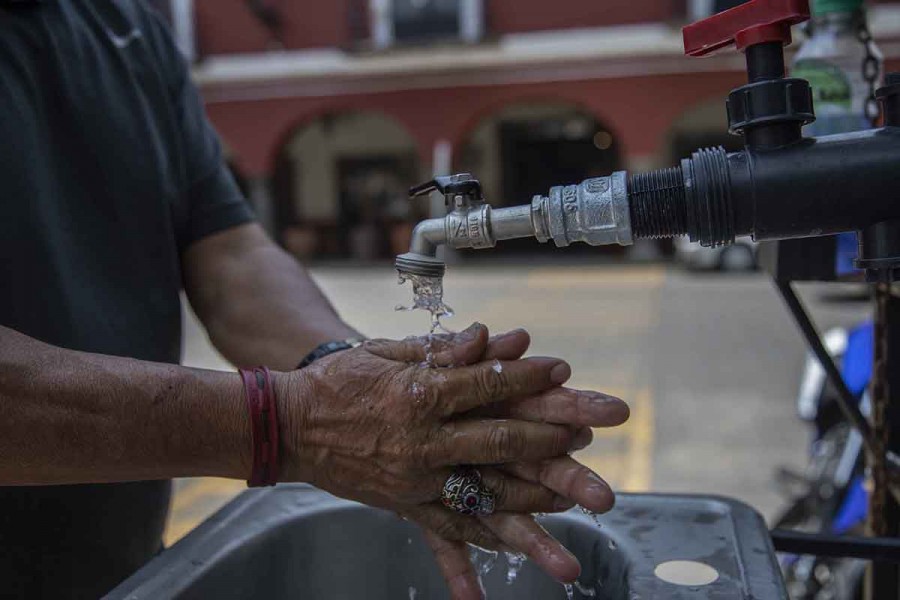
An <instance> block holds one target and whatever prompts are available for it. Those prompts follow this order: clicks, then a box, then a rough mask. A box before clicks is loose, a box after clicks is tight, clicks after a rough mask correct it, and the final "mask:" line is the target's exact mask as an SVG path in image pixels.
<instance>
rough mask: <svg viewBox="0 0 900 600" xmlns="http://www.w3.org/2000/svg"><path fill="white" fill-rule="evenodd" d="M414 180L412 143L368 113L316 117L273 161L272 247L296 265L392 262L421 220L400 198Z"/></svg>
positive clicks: (395, 127) (400, 130)
mask: <svg viewBox="0 0 900 600" xmlns="http://www.w3.org/2000/svg"><path fill="white" fill-rule="evenodd" d="M418 176H419V165H418V157H417V153H416V144H415V141H414V139H413V138H412V136H411V135H410V134H409V133H408V132H407V131H406V129H405V128H404V127H403V126H402V125H400V124H399V123H397V122H396V121H395V120H393V119H391V118H390V117H387V116H385V115H383V114H381V113H375V112H368V111H365V112H347V113H339V114H330V115H326V116H323V117H320V118H318V119H316V120H315V121H313V122H310V123H308V124H306V125H304V126H302V127H301V128H299V129H298V130H297V131H296V132H295V133H294V134H293V135H291V136H290V138H289V139H288V140H287V141H286V142H285V144H284V146H283V147H282V149H281V151H280V152H279V154H278V158H277V160H276V168H275V174H274V179H273V197H274V202H275V229H276V233H277V236H278V239H279V241H280V242H281V243H282V244H283V245H284V246H285V248H287V249H288V250H289V251H290V252H291V253H293V254H294V255H296V256H297V257H298V258H353V259H359V260H372V259H379V258H387V257H389V256H394V255H396V254H399V253H400V252H398V250H399V249H401V248H403V247H404V244H405V245H406V247H407V248H408V244H409V235H410V233H411V230H412V225H411V224H412V222H413V220H414V219H416V218H419V217H421V215H420V214H418V213H416V212H414V211H415V209H414V207H413V206H411V204H410V203H409V201H408V199H407V193H406V192H407V189H408V187H409V185H410V182H415V181H417V179H418ZM403 251H405V248H403Z"/></svg>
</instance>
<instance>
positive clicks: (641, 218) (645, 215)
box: [628, 167, 688, 239]
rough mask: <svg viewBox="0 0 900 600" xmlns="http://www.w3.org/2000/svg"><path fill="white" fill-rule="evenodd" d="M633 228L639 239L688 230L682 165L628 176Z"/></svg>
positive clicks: (674, 234)
mask: <svg viewBox="0 0 900 600" xmlns="http://www.w3.org/2000/svg"><path fill="white" fill-rule="evenodd" d="M628 197H629V200H630V207H631V231H632V234H633V235H634V237H635V238H637V239H662V238H671V237H675V236H678V235H685V234H687V232H688V225H687V205H686V200H685V191H684V176H683V174H682V170H681V167H673V168H671V169H661V170H659V171H653V172H650V173H639V174H636V175H631V176H630V177H629V178H628Z"/></svg>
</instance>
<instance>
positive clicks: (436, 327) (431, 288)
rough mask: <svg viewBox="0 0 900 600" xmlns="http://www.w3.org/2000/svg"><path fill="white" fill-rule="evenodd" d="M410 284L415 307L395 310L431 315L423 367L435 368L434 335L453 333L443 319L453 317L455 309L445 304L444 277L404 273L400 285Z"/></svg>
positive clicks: (400, 307) (396, 308)
mask: <svg viewBox="0 0 900 600" xmlns="http://www.w3.org/2000/svg"><path fill="white" fill-rule="evenodd" d="M407 281H408V282H410V283H411V284H412V288H413V305H412V306H402V305H400V306H397V307H395V309H394V310H404V311H413V310H424V311H427V312H428V313H429V314H430V315H431V329H430V331H429V332H428V335H427V336H425V362H424V363H423V365H422V366H424V367H428V368H431V369H433V368H435V367H436V366H437V365H436V364H435V361H434V334H435V333H437V332H438V331H442V332H444V333H452V332H451V331H450V330H449V329H447V328H446V327H444V326H443V324H442V323H441V319H442V318H444V317H452V316H453V309H452V308H450V307H449V306H447V305H446V304H444V280H443V278H442V277H423V276H420V275H412V274H409V273H404V274H401V275H400V285H403V284H404V283H406V282H407Z"/></svg>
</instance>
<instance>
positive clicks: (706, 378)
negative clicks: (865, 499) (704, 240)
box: [167, 264, 869, 543]
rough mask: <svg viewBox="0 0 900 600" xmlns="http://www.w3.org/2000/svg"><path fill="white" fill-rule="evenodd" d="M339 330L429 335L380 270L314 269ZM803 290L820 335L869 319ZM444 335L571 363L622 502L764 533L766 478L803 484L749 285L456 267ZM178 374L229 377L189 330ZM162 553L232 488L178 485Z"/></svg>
mask: <svg viewBox="0 0 900 600" xmlns="http://www.w3.org/2000/svg"><path fill="white" fill-rule="evenodd" d="M313 274H314V277H315V278H316V280H317V281H318V282H319V283H320V285H321V286H322V287H323V288H324V289H325V291H326V293H327V294H328V295H329V297H330V298H332V300H333V302H334V304H335V305H336V307H337V309H338V310H339V312H340V313H341V314H342V315H343V316H344V318H345V319H346V320H347V321H349V322H350V323H352V324H353V325H355V326H356V327H357V328H359V329H360V330H361V331H363V332H365V333H366V334H367V335H369V336H372V337H388V338H404V337H406V336H409V335H413V334H421V333H424V332H425V331H427V325H428V318H427V316H426V315H424V314H420V313H405V312H396V311H394V307H395V306H396V305H398V304H409V303H410V300H411V298H410V296H411V292H410V290H409V288H408V287H400V286H398V285H397V282H396V275H395V273H394V272H393V270H392V269H391V268H390V266H388V265H376V266H369V267H328V268H325V267H323V268H317V269H314V270H313ZM824 289H825V288H823V287H821V286H815V285H807V286H803V287H801V292H802V295H803V297H804V299H806V300H808V301H809V304H810V306H811V307H812V308H813V314H814V316H815V317H816V318H817V320H818V321H819V323H820V325H821V326H822V327H823V328H827V327H831V326H834V325H852V324H853V323H856V322H858V321H859V320H860V319H862V318H864V317H865V316H866V315H867V314H868V312H869V309H868V304H866V303H863V302H839V303H838V302H834V301H827V302H826V301H823V299H822V296H823V290H824ZM445 300H446V301H447V303H448V304H449V305H450V306H452V307H453V308H454V309H455V310H456V317H454V318H452V319H450V320H448V321H447V322H446V325H447V326H448V327H450V328H451V329H462V328H464V327H466V326H467V325H468V324H469V323H471V322H473V321H479V322H481V323H484V324H486V325H487V326H488V327H489V328H491V330H492V331H496V332H499V331H504V330H508V329H512V328H516V327H525V328H527V329H528V330H529V331H530V332H531V334H532V338H533V345H532V350H531V354H533V355H551V356H559V357H562V358H565V359H566V360H568V361H569V362H570V363H571V364H572V367H573V371H574V376H573V379H572V381H571V383H570V385H572V386H574V387H581V388H589V389H596V390H600V391H605V392H608V393H611V394H614V395H618V396H620V397H622V398H623V399H625V400H626V401H627V402H628V403H629V404H630V406H631V409H632V416H631V419H630V421H629V423H628V424H626V425H625V426H623V427H621V428H618V429H615V430H609V431H599V430H598V431H597V432H596V433H597V435H596V436H595V442H594V443H593V444H592V445H591V446H590V447H589V448H586V449H585V450H583V451H581V452H580V453H579V455H578V456H579V459H580V460H582V461H583V462H585V463H586V464H588V465H590V466H591V467H592V468H594V469H596V470H597V471H598V472H599V473H600V474H601V475H603V476H604V477H606V478H607V479H608V480H609V481H610V483H611V484H612V485H613V487H614V488H615V489H617V490H620V491H629V492H644V491H654V492H677V493H691V494H714V495H723V496H730V497H733V498H738V499H740V500H743V501H745V502H748V503H749V504H751V505H753V506H754V507H756V508H757V509H758V510H759V511H760V512H761V513H762V514H763V515H764V516H766V517H767V518H769V519H771V518H773V517H774V516H775V515H776V514H777V512H778V510H779V507H780V506H781V505H782V503H783V499H782V498H781V496H780V495H779V492H778V490H777V488H776V487H775V483H774V473H775V471H776V469H778V468H779V467H782V466H784V467H790V468H793V469H798V470H799V469H802V466H803V464H804V458H805V450H806V447H807V444H808V441H809V432H808V430H807V427H806V426H805V425H804V424H803V423H801V422H800V421H799V419H798V418H797V417H796V411H795V397H796V392H797V386H798V382H799V377H800V369H801V368H802V366H803V361H804V352H805V348H804V345H803V342H802V340H801V339H800V336H799V333H798V331H797V329H796V327H795V326H794V324H793V322H792V321H791V319H790V317H789V315H788V314H787V312H786V310H785V309H784V307H783V305H782V303H781V301H780V299H779V297H778V296H777V294H776V293H775V291H774V288H773V287H772V285H771V283H770V282H769V281H768V280H767V279H766V277H765V276H764V275H762V274H749V275H748V274H743V275H725V274H691V273H685V272H683V271H681V270H678V269H675V268H666V267H662V266H653V265H651V266H626V265H601V266H598V265H579V266H552V265H540V266H534V267H528V266H524V265H518V266H515V265H508V264H504V265H501V266H494V267H486V266H483V265H477V266H473V265H459V266H455V267H454V268H452V269H450V270H448V274H447V277H446V280H445ZM185 338H186V339H185V363H186V364H188V365H191V366H198V367H204V368H219V369H227V368H228V365H227V363H225V361H224V360H222V359H221V357H219V356H218V355H217V354H216V353H215V351H214V350H212V349H211V347H210V346H209V343H208V341H207V340H206V336H205V335H204V334H203V332H202V330H201V329H200V328H199V327H198V325H197V323H196V320H195V319H194V318H193V317H192V316H190V314H188V315H187V317H186V336H185ZM176 486H177V487H176V494H175V497H174V500H173V511H172V517H171V520H170V526H169V529H168V533H167V542H168V543H172V542H174V541H175V540H177V539H179V538H180V537H181V536H183V535H184V534H185V533H187V532H188V531H189V530H190V529H191V528H193V527H194V526H196V525H197V524H198V523H199V522H200V521H202V520H203V519H204V518H205V517H206V516H208V515H209V514H211V513H212V512H214V511H215V510H217V509H218V508H219V507H221V506H222V505H223V504H224V503H225V502H227V501H228V499H230V498H231V497H233V496H234V495H235V494H237V493H239V492H240V491H241V490H242V489H243V488H244V485H243V484H242V483H241V482H233V481H224V480H210V479H187V480H180V481H178V482H176Z"/></svg>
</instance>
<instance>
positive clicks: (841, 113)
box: [791, 0, 884, 275]
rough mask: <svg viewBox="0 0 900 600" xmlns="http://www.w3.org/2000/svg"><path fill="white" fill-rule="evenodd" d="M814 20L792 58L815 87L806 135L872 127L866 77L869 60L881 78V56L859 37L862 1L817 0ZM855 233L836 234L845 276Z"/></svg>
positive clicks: (869, 87)
mask: <svg viewBox="0 0 900 600" xmlns="http://www.w3.org/2000/svg"><path fill="white" fill-rule="evenodd" d="M811 9H812V17H813V18H812V21H811V22H810V24H809V26H808V27H809V28H808V30H807V33H808V38H807V39H806V41H804V42H803V45H802V46H801V47H800V50H799V51H798V52H797V54H796V55H795V56H794V61H793V67H792V69H791V76H792V77H800V78H803V79H806V80H807V81H809V83H810V85H811V86H812V89H813V101H814V106H815V110H816V121H815V122H814V123H811V124H810V125H807V126H806V127H805V128H804V130H803V132H804V134H805V135H807V136H823V135H829V134H833V133H845V132H849V131H859V130H861V129H869V128H870V127H872V123H871V120H870V116H869V115H868V114H867V112H866V107H867V105H868V104H869V103H870V98H871V96H872V92H873V88H872V84H871V83H870V82H869V81H867V79H866V72H865V70H866V68H867V66H866V62H867V61H866V58H867V56H869V53H870V52H871V55H872V56H873V57H874V59H875V63H874V64H873V65H869V66H868V68H869V69H870V71H869V73H870V74H871V73H872V71H873V70H874V75H875V85H876V86H877V85H878V84H879V82H880V81H881V77H882V68H883V63H884V60H883V57H882V54H881V52H880V51H879V50H878V48H877V47H876V46H875V43H874V42H870V43H869V44H866V43H864V42H863V41H862V40H861V39H860V36H859V32H860V26H861V25H863V24H864V23H865V19H866V13H865V9H864V7H863V0H813V1H812V3H811ZM856 254H857V244H856V234H853V233H849V234H842V235H840V236H838V242H837V257H836V264H835V267H836V272H837V274H838V275H847V274H849V273H852V272H853V271H854V268H853V259H854V258H856Z"/></svg>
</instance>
